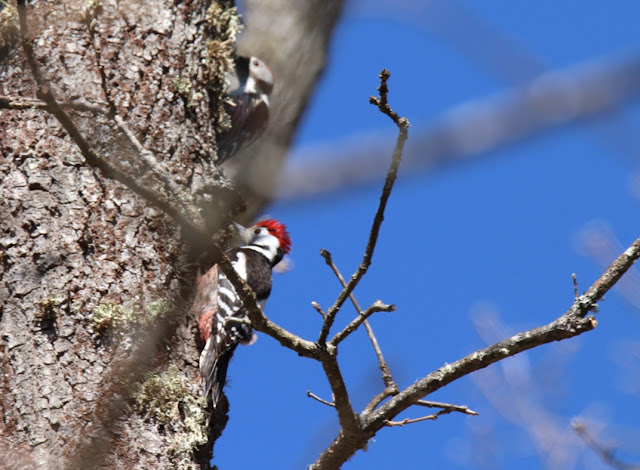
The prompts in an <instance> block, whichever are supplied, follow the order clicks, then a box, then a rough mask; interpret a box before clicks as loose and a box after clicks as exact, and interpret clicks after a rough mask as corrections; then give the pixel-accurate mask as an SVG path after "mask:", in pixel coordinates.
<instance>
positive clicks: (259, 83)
mask: <svg viewBox="0 0 640 470" xmlns="http://www.w3.org/2000/svg"><path fill="white" fill-rule="evenodd" d="M227 80H228V81H229V83H230V86H229V92H228V94H229V97H228V100H227V102H226V103H225V105H224V107H225V111H226V112H227V114H229V117H230V119H231V127H230V129H229V130H228V131H226V132H225V133H224V134H221V135H219V136H218V163H222V162H224V161H226V160H228V159H229V158H231V157H232V156H233V155H234V154H236V153H237V152H239V151H240V150H242V149H243V148H245V147H248V146H249V145H251V144H252V143H253V142H254V141H255V140H256V139H257V138H258V137H260V135H261V134H262V132H263V131H264V130H265V128H266V127H267V123H268V122H269V96H270V95H271V91H272V90H273V73H272V72H271V69H269V67H268V66H267V64H265V63H264V62H263V61H262V60H260V59H258V58H257V57H238V58H236V59H235V73H233V74H229V75H228V77H227Z"/></svg>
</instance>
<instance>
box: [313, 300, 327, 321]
mask: <svg viewBox="0 0 640 470" xmlns="http://www.w3.org/2000/svg"><path fill="white" fill-rule="evenodd" d="M311 306H312V307H313V308H314V309H315V310H316V312H318V313H319V314H320V316H321V317H322V318H325V317H326V315H325V313H324V312H323V311H322V307H320V304H319V303H318V302H311Z"/></svg>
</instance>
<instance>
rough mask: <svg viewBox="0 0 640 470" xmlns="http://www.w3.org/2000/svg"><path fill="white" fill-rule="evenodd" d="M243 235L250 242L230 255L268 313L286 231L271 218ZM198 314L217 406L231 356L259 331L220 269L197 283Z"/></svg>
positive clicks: (208, 382) (206, 378)
mask: <svg viewBox="0 0 640 470" xmlns="http://www.w3.org/2000/svg"><path fill="white" fill-rule="evenodd" d="M240 235H241V238H242V239H243V241H244V243H246V244H245V245H244V246H241V247H239V248H234V249H231V250H229V251H228V252H227V256H228V257H229V259H230V260H231V263H232V264H233V267H234V269H235V270H236V272H237V273H238V274H239V275H240V277H242V278H243V279H244V280H245V281H246V282H247V284H248V285H249V286H250V287H251V288H252V289H253V291H254V292H255V294H256V297H257V299H258V303H259V304H260V307H261V308H263V309H264V307H265V304H266V302H267V299H268V298H269V294H270V293H271V281H272V278H271V270H272V269H273V267H274V266H275V265H276V264H278V263H279V262H280V261H281V260H282V258H283V256H284V255H285V254H287V253H288V252H289V250H290V249H291V239H290V237H289V234H288V232H287V230H286V227H285V226H284V225H283V224H281V223H279V222H278V221H276V220H273V219H270V220H264V221H262V222H259V223H258V224H256V225H255V226H253V227H251V228H248V229H244V228H243V227H242V230H241V233H240ZM194 311H195V313H196V315H197V316H198V328H199V330H200V337H201V338H202V340H203V341H204V342H205V346H204V349H203V350H202V353H201V354H200V375H201V377H202V388H203V392H204V394H205V396H207V397H211V403H212V406H213V408H215V407H216V405H217V403H218V400H219V399H220V396H221V393H222V388H223V387H224V384H225V381H226V377H227V368H228V366H229V361H230V360H231V357H232V355H233V352H234V351H235V349H236V347H237V346H238V344H251V343H253V342H254V341H255V333H254V332H253V329H252V328H251V325H250V322H249V319H248V316H247V312H246V310H245V309H244V307H243V304H242V301H241V300H240V298H239V296H238V295H237V293H236V290H235V288H234V287H233V285H232V284H231V282H230V281H229V279H227V277H226V276H225V275H224V274H223V273H222V271H221V270H220V269H219V268H218V266H217V265H216V266H213V267H212V268H211V269H210V270H209V271H208V272H207V273H206V274H205V275H204V276H201V277H200V278H199V279H198V286H197V291H196V299H195V303H194ZM233 319H238V320H240V321H234V320H233Z"/></svg>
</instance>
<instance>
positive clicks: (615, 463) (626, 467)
mask: <svg viewBox="0 0 640 470" xmlns="http://www.w3.org/2000/svg"><path fill="white" fill-rule="evenodd" d="M571 425H572V427H573V430H574V431H575V432H576V434H577V435H578V436H580V438H581V439H582V440H583V441H584V443H585V444H586V445H587V446H589V448H590V449H591V450H592V451H593V452H594V453H595V454H596V455H597V456H598V457H600V459H601V460H602V461H603V462H604V463H606V464H607V465H609V466H610V467H612V468H615V469H618V470H640V465H635V464H631V463H627V462H624V461H622V460H620V459H618V458H616V457H615V456H614V455H613V452H614V450H615V449H612V448H607V447H605V446H603V445H602V444H600V443H599V442H598V441H597V440H596V439H595V438H594V437H593V436H592V435H591V434H590V433H589V430H588V429H587V426H586V425H585V424H584V423H582V422H580V421H575V422H573V423H571Z"/></svg>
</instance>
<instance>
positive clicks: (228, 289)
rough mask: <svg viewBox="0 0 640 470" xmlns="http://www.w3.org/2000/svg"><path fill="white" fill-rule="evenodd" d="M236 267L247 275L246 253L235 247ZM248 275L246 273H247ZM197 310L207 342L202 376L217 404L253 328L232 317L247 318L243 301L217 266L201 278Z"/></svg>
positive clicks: (205, 390) (199, 323)
mask: <svg viewBox="0 0 640 470" xmlns="http://www.w3.org/2000/svg"><path fill="white" fill-rule="evenodd" d="M228 255H229V256H230V258H231V260H232V263H233V265H234V268H235V269H236V271H238V273H239V274H240V275H241V276H243V274H244V273H246V269H245V267H244V263H245V259H246V258H245V256H244V255H243V254H242V253H241V252H240V250H239V249H235V250H231V251H230V252H229V253H228ZM243 277H244V276H243ZM195 309H196V313H197V315H198V326H199V328H200V335H201V337H202V339H203V340H204V341H205V342H206V343H205V347H204V349H203V351H202V353H201V354H200V375H201V377H202V387H203V391H204V393H205V396H211V398H212V403H213V406H214V407H215V406H216V404H217V403H218V400H219V398H220V394H221V392H222V387H224V384H225V381H226V378H227V368H228V365H229V361H230V360H231V357H232V355H233V352H234V351H235V349H236V347H237V345H238V343H239V342H242V343H248V342H251V339H252V337H253V330H252V329H251V326H250V325H247V324H246V323H242V322H237V321H233V320H232V319H230V318H231V317H235V318H246V314H245V313H244V308H243V305H242V301H241V300H240V298H239V296H238V295H237V294H236V291H235V289H234V287H233V284H231V281H229V279H227V277H226V276H225V275H224V273H222V271H221V270H220V269H219V267H218V266H217V265H216V266H214V267H212V268H211V269H210V270H209V271H208V272H207V273H206V274H205V275H204V276H202V277H201V278H200V279H199V280H198V291H197V294H196V301H195Z"/></svg>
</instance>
